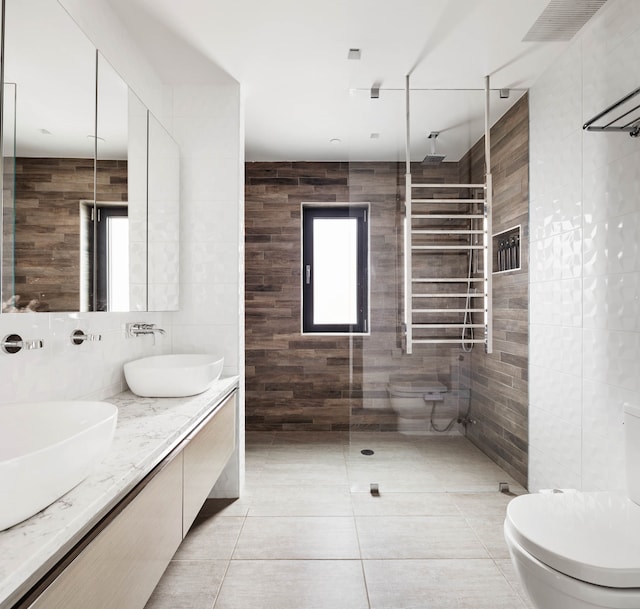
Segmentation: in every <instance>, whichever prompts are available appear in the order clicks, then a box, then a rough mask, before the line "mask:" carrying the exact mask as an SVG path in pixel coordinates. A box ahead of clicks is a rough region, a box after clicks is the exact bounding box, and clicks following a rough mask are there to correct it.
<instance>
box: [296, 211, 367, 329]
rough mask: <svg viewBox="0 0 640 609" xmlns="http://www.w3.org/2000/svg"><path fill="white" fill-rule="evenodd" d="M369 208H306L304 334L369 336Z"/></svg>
mask: <svg viewBox="0 0 640 609" xmlns="http://www.w3.org/2000/svg"><path fill="white" fill-rule="evenodd" d="M368 212H369V207H368V206H367V205H336V206H326V205H323V206H319V205H312V204H304V203H303V205H302V331H303V332H329V333H334V334H338V333H339V334H342V333H349V334H364V333H367V332H368V331H369V328H368V315H369V313H368V310H369V272H368V266H369V229H368V221H367V216H368Z"/></svg>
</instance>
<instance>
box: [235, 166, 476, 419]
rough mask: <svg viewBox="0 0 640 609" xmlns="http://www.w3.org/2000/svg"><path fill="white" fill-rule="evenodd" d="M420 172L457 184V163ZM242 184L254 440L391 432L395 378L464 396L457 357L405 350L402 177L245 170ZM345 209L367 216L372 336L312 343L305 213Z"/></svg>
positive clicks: (445, 349)
mask: <svg viewBox="0 0 640 609" xmlns="http://www.w3.org/2000/svg"><path fill="white" fill-rule="evenodd" d="M412 172H414V175H415V176H416V178H417V179H419V178H421V177H423V176H424V178H425V179H428V180H429V181H435V182H443V181H447V182H457V180H458V164H457V163H443V164H442V165H441V166H440V168H438V169H432V168H427V167H424V166H422V165H420V164H415V166H414V167H413V168H412ZM245 173H246V187H245V230H246V236H245V277H246V280H245V290H246V292H245V293H246V303H245V307H246V309H245V310H246V324H245V325H246V410H247V419H246V424H247V429H307V430H348V429H372V430H393V429H396V428H397V425H396V420H397V419H396V416H395V413H393V412H392V411H391V410H390V404H389V400H388V397H387V390H386V386H387V383H388V380H389V376H390V375H391V374H393V373H397V372H417V373H422V374H425V373H427V374H429V375H430V376H432V377H437V378H438V379H439V380H441V381H442V382H443V383H445V384H446V385H447V387H450V388H451V387H454V386H457V384H458V383H459V377H460V371H459V368H460V366H461V365H464V357H463V356H461V355H460V350H459V348H457V347H450V346H443V345H437V346H436V345H424V346H421V347H420V348H419V349H418V350H417V351H416V352H415V354H414V355H411V356H406V355H405V354H404V353H403V350H402V328H401V324H402V311H403V302H402V291H403V287H402V285H403V279H404V276H403V261H402V216H401V210H402V206H403V198H404V165H403V164H399V163H247V165H246V172H245ZM348 201H351V202H369V203H370V205H371V216H370V217H371V221H370V258H371V269H370V273H371V280H370V288H371V333H370V335H369V336H365V337H356V338H351V339H350V338H349V337H336V336H310V335H307V336H305V335H302V334H301V332H300V289H301V287H300V271H301V258H300V239H301V234H300V230H301V229H300V207H301V203H302V202H348ZM461 358H462V361H461ZM456 412H457V410H456Z"/></svg>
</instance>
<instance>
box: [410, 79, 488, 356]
mask: <svg viewBox="0 0 640 609" xmlns="http://www.w3.org/2000/svg"><path fill="white" fill-rule="evenodd" d="M406 87H407V88H406V113H407V134H406V157H407V163H406V183H405V190H406V200H405V219H404V244H405V248H404V262H405V302H404V307H405V315H404V317H405V324H404V325H405V339H406V342H405V348H406V352H407V353H412V352H413V347H414V345H419V344H455V343H460V344H461V345H462V344H463V343H464V344H465V345H470V344H476V343H481V344H484V345H485V349H486V351H487V353H491V352H492V343H493V336H492V302H491V292H492V281H491V279H492V276H491V271H492V267H491V259H492V252H491V248H492V237H491V194H492V182H491V171H490V168H491V165H490V149H489V148H490V141H489V79H488V77H487V78H486V79H485V181H484V183H482V184H443V183H416V184H414V183H413V182H412V176H411V165H410V133H409V120H410V108H409V77H408V76H407V81H406ZM480 254H482V264H481V265H480V264H478V262H479V261H478V257H479V256H480ZM471 255H475V257H476V267H477V268H478V272H475V273H473V274H472V273H471V272H470V271H471V265H470V262H469V258H468V257H469V256H471ZM459 269H468V270H469V272H468V273H467V272H464V273H462V272H460V270H459ZM467 320H469V321H467ZM470 320H473V321H470ZM467 330H471V332H472V333H473V338H471V337H467V336H466V331H467Z"/></svg>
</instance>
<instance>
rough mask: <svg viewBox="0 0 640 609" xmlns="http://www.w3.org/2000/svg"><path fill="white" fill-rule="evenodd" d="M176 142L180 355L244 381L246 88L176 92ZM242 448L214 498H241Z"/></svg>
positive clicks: (177, 335) (176, 339)
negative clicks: (216, 357) (197, 356)
mask: <svg viewBox="0 0 640 609" xmlns="http://www.w3.org/2000/svg"><path fill="white" fill-rule="evenodd" d="M173 111H174V118H173V136H174V137H175V139H176V141H177V142H178V144H179V146H180V160H181V167H180V171H181V191H180V202H181V217H180V245H181V252H180V311H178V312H177V313H174V314H173V316H172V321H173V337H174V339H173V344H174V348H175V349H176V351H196V352H203V351H208V352H213V353H219V354H221V355H224V358H225V366H224V372H223V373H224V374H233V375H240V377H241V378H243V377H244V264H243V248H244V239H243V234H244V204H243V201H244V148H243V139H244V138H243V131H242V130H243V123H242V118H241V117H242V106H241V97H240V86H239V85H238V84H226V85H219V84H218V85H180V86H176V87H174V88H173ZM238 425H239V436H240V439H241V446H240V447H239V449H238V450H237V451H236V453H235V455H234V457H233V458H232V461H231V462H230V463H229V465H228V466H227V468H226V469H225V471H224V473H223V476H222V478H221V480H220V481H219V482H218V484H217V485H216V488H215V489H214V491H213V495H212V496H222V497H233V496H237V494H238V491H239V479H240V476H241V471H242V469H243V464H242V460H243V455H244V446H243V445H242V442H243V438H244V388H243V386H242V383H241V388H240V395H239V421H238Z"/></svg>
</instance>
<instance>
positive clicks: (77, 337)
mask: <svg viewBox="0 0 640 609" xmlns="http://www.w3.org/2000/svg"><path fill="white" fill-rule="evenodd" d="M86 340H88V341H99V340H102V335H101V334H85V333H84V332H83V331H82V330H74V331H73V332H72V333H71V342H72V343H73V344H74V345H81V344H82V343H83V342H84V341H86Z"/></svg>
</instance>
